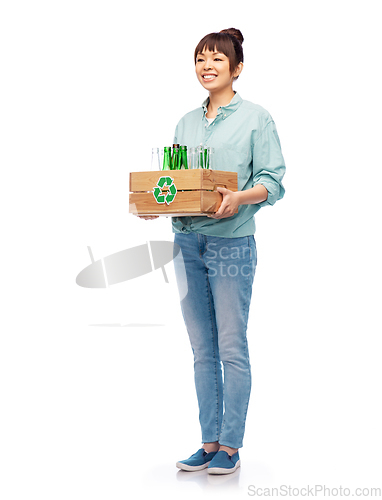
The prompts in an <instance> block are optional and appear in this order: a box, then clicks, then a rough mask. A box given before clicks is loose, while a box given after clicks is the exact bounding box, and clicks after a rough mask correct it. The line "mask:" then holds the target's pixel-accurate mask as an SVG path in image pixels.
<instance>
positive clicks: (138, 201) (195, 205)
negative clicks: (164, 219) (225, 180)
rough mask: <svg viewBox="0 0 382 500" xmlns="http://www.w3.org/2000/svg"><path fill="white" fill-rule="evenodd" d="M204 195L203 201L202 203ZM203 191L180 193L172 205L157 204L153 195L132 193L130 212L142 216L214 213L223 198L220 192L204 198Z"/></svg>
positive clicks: (211, 193)
mask: <svg viewBox="0 0 382 500" xmlns="http://www.w3.org/2000/svg"><path fill="white" fill-rule="evenodd" d="M202 194H203V201H202ZM204 194H205V193H204V192H203V191H178V192H177V194H176V196H175V199H174V201H173V202H172V203H170V204H169V205H167V204H166V203H164V204H160V203H157V202H156V200H155V198H154V196H153V194H152V193H130V197H129V212H130V213H137V214H140V215H151V214H154V215H162V214H163V215H168V214H169V213H170V212H171V213H173V214H176V215H182V214H186V213H192V214H195V215H198V214H200V213H201V212H206V211H208V212H212V211H214V208H215V207H216V206H220V203H221V199H222V196H221V194H220V193H218V192H215V193H213V192H210V193H209V194H210V195H211V196H209V197H206V198H204Z"/></svg>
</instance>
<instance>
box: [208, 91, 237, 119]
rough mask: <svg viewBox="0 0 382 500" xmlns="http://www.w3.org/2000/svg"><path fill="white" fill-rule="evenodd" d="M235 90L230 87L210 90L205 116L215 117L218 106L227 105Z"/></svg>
mask: <svg viewBox="0 0 382 500" xmlns="http://www.w3.org/2000/svg"><path fill="white" fill-rule="evenodd" d="M234 95H235V92H234V91H233V90H232V87H230V88H228V89H224V90H221V91H218V92H210V102H209V103H208V106H207V114H206V117H207V118H215V117H216V115H217V112H218V108H220V106H227V104H229V103H230V102H231V101H232V98H233V96H234Z"/></svg>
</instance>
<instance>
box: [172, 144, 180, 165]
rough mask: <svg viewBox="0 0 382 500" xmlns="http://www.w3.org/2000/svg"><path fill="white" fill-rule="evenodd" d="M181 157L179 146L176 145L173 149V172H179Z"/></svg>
mask: <svg viewBox="0 0 382 500" xmlns="http://www.w3.org/2000/svg"><path fill="white" fill-rule="evenodd" d="M179 160H180V155H179V145H178V144H174V145H173V148H172V164H171V170H179V169H180V161H179Z"/></svg>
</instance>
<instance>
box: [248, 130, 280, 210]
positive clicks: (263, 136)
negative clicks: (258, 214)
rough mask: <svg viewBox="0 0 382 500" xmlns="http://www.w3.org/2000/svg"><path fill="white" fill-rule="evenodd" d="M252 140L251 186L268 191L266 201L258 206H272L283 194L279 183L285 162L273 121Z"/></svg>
mask: <svg viewBox="0 0 382 500" xmlns="http://www.w3.org/2000/svg"><path fill="white" fill-rule="evenodd" d="M253 138H254V139H255V140H256V142H254V144H253V149H252V161H253V186H256V184H262V185H263V186H264V187H265V188H266V190H267V191H268V197H267V199H266V200H265V201H263V202H262V203H259V204H258V205H259V206H260V207H262V206H266V205H274V204H275V203H276V201H277V200H280V199H281V198H282V197H283V196H284V193H285V189H284V186H283V185H282V182H281V181H282V179H283V177H284V174H285V162H284V158H283V155H282V152H281V144H280V139H279V136H278V134H277V130H276V125H275V123H274V121H273V120H271V121H269V122H268V123H267V124H266V126H265V128H264V129H263V131H262V132H261V133H260V135H257V137H256V138H255V137H253Z"/></svg>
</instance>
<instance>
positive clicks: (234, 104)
mask: <svg viewBox="0 0 382 500" xmlns="http://www.w3.org/2000/svg"><path fill="white" fill-rule="evenodd" d="M209 102H210V98H209V97H207V99H206V100H205V101H204V102H203V104H202V107H203V110H204V116H205V115H206V113H207V106H208V103H209ZM242 102H243V99H242V98H241V97H240V96H239V94H238V93H237V92H235V95H234V96H233V97H232V100H231V102H230V103H229V104H227V106H219V107H218V113H217V115H216V116H219V115H220V114H221V115H223V116H222V117H223V120H225V119H226V118H228V117H229V116H230V115H232V113H234V112H235V111H236V110H237V109H238V108H239V107H240V106H241V103H242Z"/></svg>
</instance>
